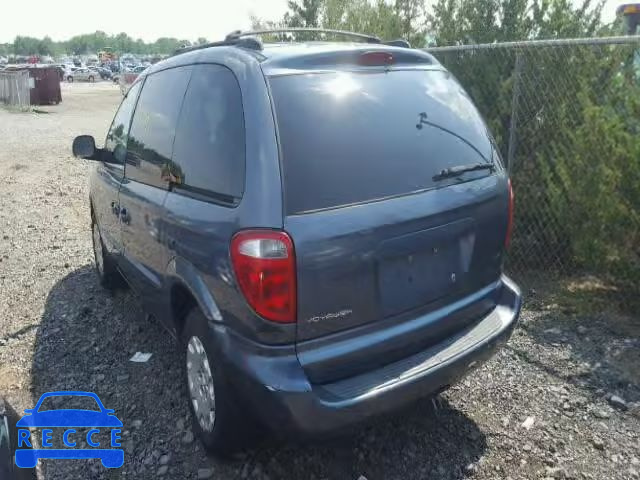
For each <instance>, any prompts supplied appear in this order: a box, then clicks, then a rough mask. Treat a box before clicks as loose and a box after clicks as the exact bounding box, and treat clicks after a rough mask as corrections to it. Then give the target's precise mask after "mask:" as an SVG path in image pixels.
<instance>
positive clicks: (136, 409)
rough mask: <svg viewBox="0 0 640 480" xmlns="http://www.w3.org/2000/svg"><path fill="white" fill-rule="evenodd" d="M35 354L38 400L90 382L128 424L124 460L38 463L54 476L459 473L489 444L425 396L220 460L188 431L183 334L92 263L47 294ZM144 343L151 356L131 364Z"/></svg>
mask: <svg viewBox="0 0 640 480" xmlns="http://www.w3.org/2000/svg"><path fill="white" fill-rule="evenodd" d="M34 351H35V354H34V358H33V364H32V392H31V394H32V397H33V400H34V402H35V401H37V399H38V398H39V397H40V395H42V394H43V393H45V392H49V391H57V390H84V391H91V392H94V393H96V394H97V395H98V396H99V397H100V399H101V400H102V403H103V404H104V406H105V407H106V408H108V409H114V410H115V415H116V416H117V417H118V418H119V419H120V420H121V421H122V422H123V424H124V427H123V428H122V435H121V436H122V448H123V449H124V451H125V461H124V466H123V467H122V468H121V469H114V470H110V469H109V470H108V469H105V468H104V467H102V465H101V464H100V462H99V460H41V462H44V469H45V471H46V477H45V478H47V479H58V478H59V479H63V478H64V479H67V478H86V479H92V478H120V476H122V475H123V474H126V475H127V476H128V477H133V478H157V476H158V475H165V476H166V478H195V477H196V475H197V472H198V470H199V469H210V470H211V472H212V475H213V478H217V479H222V480H224V479H237V478H257V479H260V480H263V479H264V480H266V479H272V480H273V479H279V478H326V479H334V478H336V479H345V478H346V479H348V478H353V479H354V480H355V479H357V478H358V477H359V476H360V475H363V476H365V477H366V478H367V479H368V480H376V479H394V478H398V479H399V478H403V479H404V478H407V477H410V478H421V477H423V478H440V479H461V478H464V477H465V476H466V475H467V474H468V472H466V470H465V469H466V468H467V466H468V465H469V464H472V463H475V462H477V461H478V460H479V459H480V458H481V457H482V456H483V454H484V452H485V451H486V449H487V441H486V438H485V436H484V434H483V433H482V432H481V431H480V430H479V428H478V426H477V424H476V423H475V422H474V421H473V420H472V419H470V418H469V417H468V416H466V415H465V414H464V413H463V412H461V411H459V410H456V409H454V408H452V407H451V406H450V405H449V404H448V403H447V402H445V401H442V400H438V401H437V402H436V401H432V400H431V399H425V400H422V401H420V402H418V403H416V404H414V405H412V406H410V407H408V408H407V409H405V410H404V411H400V412H397V413H394V414H392V415H389V416H385V417H382V418H378V419H376V420H374V421H371V422H369V423H367V424H364V425H362V426H360V427H358V428H357V429H355V430H353V431H352V432H350V433H348V434H345V435H342V436H340V437H337V438H332V439H330V440H326V439H325V440H319V441H316V442H313V443H304V444H300V443H298V442H297V441H295V440H291V441H287V442H284V443H283V442H281V441H278V442H276V441H275V440H273V439H272V438H271V437H269V438H266V439H265V441H264V442H263V444H262V445H261V446H260V447H259V448H256V449H254V450H253V451H251V452H248V453H246V454H244V455H242V456H241V458H240V459H239V460H233V461H220V460H216V459H213V458H211V457H209V456H207V455H206V454H205V452H204V451H203V449H202V447H201V446H200V444H199V442H198V441H197V439H196V440H194V439H193V435H192V433H191V428H190V425H191V423H190V422H191V419H190V415H189V409H188V398H187V392H186V387H185V385H184V381H183V371H182V362H181V356H180V354H179V352H178V349H177V348H176V345H175V341H174V340H173V339H172V338H171V337H170V335H169V334H168V333H166V331H165V330H164V329H163V328H162V327H161V326H160V325H159V324H157V323H156V322H155V321H153V320H150V319H148V318H147V317H146V315H145V314H144V312H143V311H142V310H141V308H140V305H139V302H138V299H137V298H136V296H135V295H134V294H132V293H131V292H128V291H127V292H124V291H120V292H116V293H114V294H111V293H108V292H106V291H105V290H104V289H103V288H102V287H101V286H100V285H99V283H98V281H97V278H96V275H95V273H94V271H93V265H86V266H84V267H81V268H79V269H77V270H75V271H73V272H71V273H69V274H68V275H67V276H66V277H64V278H63V279H62V280H60V281H59V282H57V283H56V284H55V286H54V287H53V288H52V289H51V290H50V291H49V293H48V297H47V301H46V305H45V310H44V312H43V315H42V319H41V322H40V325H39V327H38V330H37V333H36V345H35V349H34ZM136 352H143V353H151V354H152V356H151V358H150V359H149V360H148V361H147V362H143V363H135V362H132V361H130V359H131V357H132V356H133V355H134V354H135V353H136ZM61 408H62V406H61ZM164 467H166V471H164V473H161V472H163V470H165V469H164Z"/></svg>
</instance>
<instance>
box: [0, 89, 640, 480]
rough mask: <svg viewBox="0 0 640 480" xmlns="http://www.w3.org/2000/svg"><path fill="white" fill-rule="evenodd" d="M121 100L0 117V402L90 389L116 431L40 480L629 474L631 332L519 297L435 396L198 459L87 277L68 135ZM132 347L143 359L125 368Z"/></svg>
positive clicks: (176, 368)
mask: <svg viewBox="0 0 640 480" xmlns="http://www.w3.org/2000/svg"><path fill="white" fill-rule="evenodd" d="M119 99H120V94H119V91H118V88H117V87H115V86H113V85H111V84H108V83H98V84H80V83H77V84H72V85H64V90H63V103H62V104H61V105H59V106H56V107H46V108H45V107H41V110H40V112H41V113H10V112H6V111H3V110H0V171H1V172H2V179H3V181H2V187H1V188H0V205H1V208H0V396H2V395H3V396H5V397H6V398H7V399H8V400H9V402H10V403H11V404H12V405H13V407H14V408H15V409H16V410H17V411H18V412H21V411H22V410H23V409H25V408H32V407H33V406H34V402H35V400H37V399H38V397H39V396H40V395H41V394H42V393H43V392H47V391H51V390H62V389H65V390H89V391H94V392H95V393H97V394H98V395H99V396H100V398H101V399H102V401H103V402H104V403H105V405H106V407H107V408H113V409H115V412H116V414H117V415H118V417H119V418H120V419H121V420H122V421H123V423H124V428H123V435H122V437H123V446H124V449H125V463H124V466H123V467H122V468H121V469H118V470H106V469H104V468H103V467H102V466H101V465H100V463H99V462H98V461H83V460H69V461H54V460H48V461H44V462H40V463H41V465H40V466H39V468H38V471H39V474H40V478H47V479H72V478H82V479H88V478H120V477H128V478H136V479H137V478H156V477H165V478H172V479H173V478H177V479H178V478H179V479H183V478H215V479H220V480H230V479H245V478H252V479H280V478H287V479H354V480H356V479H358V478H359V477H360V476H363V477H364V478H366V479H369V480H378V479H402V480H412V479H461V478H478V479H507V478H511V479H514V480H515V479H522V478H527V479H529V478H545V477H549V478H576V479H581V478H583V479H636V478H640V475H639V473H638V472H640V418H639V415H640V404H639V403H637V402H639V401H640V379H639V377H640V372H638V371H637V369H636V368H635V366H638V365H640V362H638V359H637V358H636V357H637V355H638V353H637V352H639V351H640V340H639V339H638V335H637V334H636V333H634V332H635V331H630V330H624V329H615V328H612V327H611V319H608V318H602V317H598V316H593V317H591V316H576V315H575V314H572V313H567V312H564V311H562V309H561V308H559V307H558V306H557V305H553V304H551V305H550V304H548V303H547V302H545V300H544V298H540V294H539V293H537V294H536V293H534V292H526V293H527V297H528V298H527V305H528V307H527V310H526V311H525V312H524V313H523V315H522V322H521V324H520V326H519V327H518V329H517V331H516V333H515V335H514V337H513V338H512V340H511V341H510V342H509V344H508V345H507V346H506V348H504V349H503V350H502V351H501V352H500V353H499V354H498V355H497V356H496V357H495V358H494V359H492V360H491V361H490V362H489V363H488V364H487V365H485V366H484V367H482V368H481V369H479V370H478V371H476V372H474V373H473V374H471V375H470V376H468V377H467V378H466V379H465V380H464V381H463V382H462V383H460V384H459V385H457V386H455V387H454V388H452V389H451V390H450V391H448V392H446V393H444V394H443V395H441V396H440V397H439V401H438V402H432V401H431V400H424V401H422V402H420V403H418V404H416V405H414V406H412V407H410V408H408V409H407V410H405V411H403V412H398V413H395V414H393V415H390V416H389V417H385V418H380V419H377V420H376V421H374V422H372V423H369V424H367V425H363V426H361V427H359V428H358V429H356V430H355V431H354V432H353V433H352V434H350V435H348V436H345V437H341V438H339V439H332V440H326V441H323V442H318V443H313V444H300V443H298V442H289V443H282V442H276V441H275V440H270V439H268V440H266V442H265V445H263V447H262V448H260V449H257V450H255V451H253V452H250V453H248V454H247V455H246V456H244V457H243V458H242V459H239V460H237V461H234V462H219V461H216V460H213V459H211V458H208V457H207V456H206V455H205V453H204V452H203V450H202V448H201V447H200V445H199V444H198V442H197V440H196V441H194V439H193V434H192V433H191V430H190V421H191V420H190V418H189V416H188V408H187V401H188V400H187V397H186V391H185V387H184V385H183V377H182V371H181V362H180V359H179V356H178V355H177V353H176V349H175V346H174V343H173V341H172V340H171V339H170V337H169V336H168V335H167V334H165V333H164V331H163V330H162V329H161V328H160V327H159V326H158V325H156V324H154V323H152V322H150V321H147V320H146V319H145V316H144V314H143V312H141V311H140V309H139V307H138V302H137V299H136V298H135V297H134V296H133V295H132V294H131V293H119V294H117V295H116V296H110V295H109V294H107V293H106V292H105V291H104V290H102V289H101V287H100V286H99V285H98V283H97V280H96V277H95V275H94V272H93V257H92V251H91V236H90V230H89V209H88V201H87V192H88V188H87V186H88V185H87V181H88V180H87V179H88V175H87V174H88V172H89V169H90V168H91V165H89V163H90V162H84V161H79V160H75V159H73V158H72V157H71V155H70V146H71V141H72V139H73V137H74V136H75V135H78V134H82V133H88V134H93V135H94V136H95V137H96V138H97V139H98V141H99V142H101V140H102V139H103V138H104V136H105V133H106V130H107V128H108V126H109V123H110V121H111V118H112V116H113V114H114V112H115V109H116V107H117V104H118V101H119ZM137 351H140V352H150V353H152V354H153V355H152V357H151V359H150V360H149V361H148V362H147V363H133V362H130V361H129V358H130V357H131V356H132V355H133V354H134V353H135V352H137ZM634 356H635V357H634ZM634 358H635V362H636V363H633V361H634V360H633V359H634ZM630 366H633V367H630ZM612 396H614V397H613V398H612ZM617 397H620V398H617ZM634 402H636V403H634ZM436 407H437V408H436ZM43 463H44V465H42V464H43Z"/></svg>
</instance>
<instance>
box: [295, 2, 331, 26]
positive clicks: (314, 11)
mask: <svg viewBox="0 0 640 480" xmlns="http://www.w3.org/2000/svg"><path fill="white" fill-rule="evenodd" d="M323 3H324V0H289V1H288V2H287V5H288V7H289V12H287V14H286V15H287V17H286V18H287V22H286V23H287V26H289V27H307V28H312V27H318V26H319V22H320V14H321V9H322V6H323Z"/></svg>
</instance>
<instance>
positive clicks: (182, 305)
mask: <svg viewBox="0 0 640 480" xmlns="http://www.w3.org/2000/svg"><path fill="white" fill-rule="evenodd" d="M166 278H167V284H168V288H167V290H168V293H169V302H170V308H171V324H172V326H173V328H174V329H175V331H176V334H177V335H178V336H179V335H180V334H181V332H182V328H183V326H184V322H185V319H186V317H187V315H188V314H189V312H190V311H191V309H192V308H194V307H198V309H199V310H200V311H201V312H202V314H203V315H204V316H205V317H206V319H207V320H208V321H209V322H215V323H219V322H222V320H223V318H222V314H221V313H220V309H219V308H218V305H217V303H216V301H215V300H214V298H213V295H212V294H211V292H210V291H209V289H208V287H207V286H206V284H205V283H204V280H203V279H202V277H201V276H200V274H199V273H198V271H197V270H196V268H195V267H194V266H193V265H191V263H189V262H188V261H187V260H185V259H183V258H181V257H174V258H173V259H171V261H170V262H169V264H168V266H167V275H166Z"/></svg>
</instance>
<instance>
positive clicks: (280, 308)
mask: <svg viewBox="0 0 640 480" xmlns="http://www.w3.org/2000/svg"><path fill="white" fill-rule="evenodd" d="M231 262H232V263H233V269H234V270H235V273H236V280H237V281H238V285H239V286H240V290H241V291H242V293H243V295H244V297H245V299H246V300H247V302H248V303H249V305H250V306H251V308H253V309H254V310H255V311H256V313H258V315H260V316H261V317H264V318H266V319H267V320H271V321H273V322H279V323H293V322H295V321H296V259H295V254H294V251H293V242H292V241H291V238H290V237H289V235H287V234H286V233H285V232H276V231H270V230H245V231H242V232H239V233H237V234H235V235H234V237H233V238H232V239H231Z"/></svg>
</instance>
